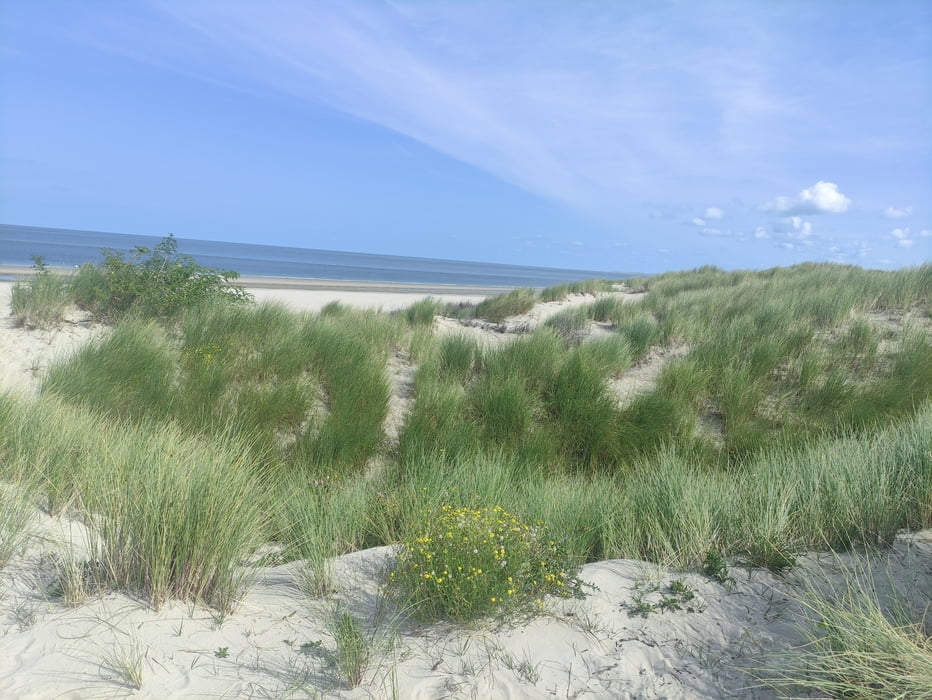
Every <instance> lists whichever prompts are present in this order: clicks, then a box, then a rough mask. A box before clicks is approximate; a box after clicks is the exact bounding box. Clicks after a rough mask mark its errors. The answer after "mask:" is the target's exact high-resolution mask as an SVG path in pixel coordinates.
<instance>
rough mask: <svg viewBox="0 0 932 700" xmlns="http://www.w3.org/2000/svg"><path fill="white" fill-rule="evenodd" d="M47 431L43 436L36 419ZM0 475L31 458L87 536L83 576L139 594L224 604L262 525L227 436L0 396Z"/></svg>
mask: <svg viewBox="0 0 932 700" xmlns="http://www.w3.org/2000/svg"><path fill="white" fill-rule="evenodd" d="M49 425H54V426H55V430H54V431H49V430H48V426H49ZM0 453H2V454H4V455H5V457H4V460H3V463H2V464H0V467H2V471H0V476H2V478H4V479H10V478H11V477H12V478H15V476H16V475H15V474H12V473H10V465H13V466H15V465H17V464H23V463H27V462H33V463H34V464H35V465H36V467H37V469H40V470H41V472H42V476H43V483H44V487H45V490H46V492H47V496H48V499H49V501H50V503H51V502H52V501H53V500H57V501H58V502H59V503H60V504H62V506H63V507H67V508H69V509H70V512H72V513H73V514H74V513H77V514H79V517H81V519H82V520H84V522H85V523H87V524H88V526H89V527H91V528H92V530H94V531H95V532H96V534H97V535H98V538H97V540H96V541H97V551H96V552H94V554H93V557H94V560H95V562H96V563H95V565H94V569H95V572H97V574H98V575H99V576H100V577H101V579H102V580H103V583H104V584H105V585H108V586H111V587H113V588H116V589H122V590H129V591H132V592H134V593H135V594H139V595H142V596H144V597H145V598H146V599H147V600H149V601H150V602H151V603H152V604H153V605H154V606H156V607H157V606H159V605H161V604H162V603H164V602H165V601H166V600H168V599H169V598H179V599H182V600H193V601H201V602H205V603H207V604H210V605H213V606H214V607H216V608H217V609H219V610H221V611H224V612H229V611H230V610H232V609H233V608H234V607H235V606H236V604H237V602H238V600H239V597H240V596H241V594H242V592H243V590H244V588H245V586H246V585H247V583H248V577H249V570H248V569H247V568H245V567H243V564H244V563H245V560H246V559H247V558H248V557H249V556H250V555H251V554H252V553H253V552H254V551H255V549H256V548H257V547H258V545H259V544H260V543H261V542H262V537H263V534H262V533H263V532H264V530H265V529H266V526H265V523H266V516H265V515H264V514H263V511H264V506H265V502H264V497H263V492H264V486H263V484H262V482H261V481H260V480H259V479H258V478H257V475H256V474H255V470H254V469H253V468H252V467H251V465H250V458H249V454H248V451H247V450H245V449H244V448H243V447H242V445H241V444H240V443H239V441H238V440H236V439H234V438H231V437H229V436H228V437H227V438H226V439H221V438H220V437H219V436H218V437H217V438H215V439H213V440H211V441H209V442H205V441H203V440H198V439H194V438H191V437H189V436H186V435H184V434H183V432H182V431H181V430H180V429H179V428H177V427H176V426H173V425H171V424H168V423H166V424H149V425H146V426H135V425H131V424H128V423H126V422H125V421H113V420H112V419H108V418H106V417H102V416H100V415H98V414H94V413H90V412H87V411H84V410H82V409H80V408H75V407H70V406H66V405H63V404H61V403H60V402H56V401H49V400H40V401H36V402H29V403H26V402H24V401H18V400H16V399H14V398H12V397H9V396H3V397H0Z"/></svg>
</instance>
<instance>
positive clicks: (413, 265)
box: [0, 224, 630, 287]
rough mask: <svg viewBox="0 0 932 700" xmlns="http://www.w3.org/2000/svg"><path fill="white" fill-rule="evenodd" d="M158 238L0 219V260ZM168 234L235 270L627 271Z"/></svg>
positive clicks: (206, 262)
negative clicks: (468, 260)
mask: <svg viewBox="0 0 932 700" xmlns="http://www.w3.org/2000/svg"><path fill="white" fill-rule="evenodd" d="M160 240H161V239H160V238H158V237H152V236H137V235H132V234H123V233H104V232H100V231H78V230H73V229H59V228H40V227H35V226H16V225H12V224H0V265H25V266H29V265H32V264H33V256H35V255H39V256H41V257H42V259H43V260H44V262H45V264H47V265H49V266H52V267H76V266H78V265H81V264H82V263H86V262H93V263H97V262H100V261H102V260H103V253H102V250H103V249H109V250H115V251H117V252H120V253H124V254H126V253H130V252H131V251H133V250H134V249H135V248H136V246H143V247H146V248H152V247H154V246H155V245H156V244H158V243H159V241H160ZM176 240H177V243H178V252H179V253H181V254H184V255H190V256H191V257H193V258H194V259H195V260H196V261H197V262H198V264H200V265H203V266H205V267H213V268H217V269H221V270H233V271H236V272H238V273H239V274H240V275H243V276H256V277H296V278H302V279H324V280H352V281H364V282H401V283H424V284H450V285H470V286H472V285H475V286H495V287H547V286H550V285H554V284H560V283H563V282H576V281H579V280H584V279H592V278H607V279H621V278H623V277H628V276H630V273H623V272H617V271H615V272H612V271H604V270H603V271H597V270H570V269H559V268H548V267H528V266H523V265H502V264H497V263H481V262H467V261H462V260H439V259H434V258H411V257H403V256H397V255H371V254H366V253H344V252H338V251H333V250H315V249H313V248H288V247H283V246H270V245H255V244H250V243H225V242H221V241H203V240H196V239H188V238H178V239H176Z"/></svg>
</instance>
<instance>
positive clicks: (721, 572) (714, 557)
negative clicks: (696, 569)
mask: <svg viewBox="0 0 932 700" xmlns="http://www.w3.org/2000/svg"><path fill="white" fill-rule="evenodd" d="M701 571H702V574H703V575H704V576H708V577H709V578H710V579H712V580H713V581H718V582H719V583H720V584H722V585H723V586H725V587H726V588H734V586H735V578H734V576H732V575H731V574H729V573H728V562H727V561H725V557H723V556H722V553H721V552H719V551H718V550H717V549H710V550H709V551H707V552H706V553H705V559H703V560H702V569H701Z"/></svg>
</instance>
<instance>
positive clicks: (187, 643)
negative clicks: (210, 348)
mask: <svg viewBox="0 0 932 700" xmlns="http://www.w3.org/2000/svg"><path fill="white" fill-rule="evenodd" d="M5 288H6V291H8V285H3V284H0V309H3V313H2V317H0V388H3V389H5V388H13V389H14V390H17V391H24V392H27V393H28V392H34V391H35V390H36V388H37V386H38V381H39V379H40V378H41V374H42V371H43V368H45V367H46V366H47V363H48V362H49V361H50V360H51V359H52V358H54V357H56V356H58V355H60V354H61V353H63V352H67V351H69V350H70V349H73V348H74V347H77V346H78V345H80V343H82V342H86V340H87V339H88V338H91V337H95V336H96V335H99V334H100V333H103V332H105V330H104V329H102V328H99V327H94V326H92V325H91V324H89V323H88V322H86V321H83V320H81V319H80V318H73V319H72V321H71V322H69V323H66V324H65V325H64V326H63V328H62V329H60V330H57V331H54V332H45V331H26V330H23V329H16V328H13V327H12V323H11V322H10V319H9V318H8V316H7V314H6V313H5V312H6V309H7V302H6V300H5V298H4V297H3V292H4V291H5ZM305 291H306V290H305ZM367 293H368V294H371V293H369V292H367ZM588 300H591V297H590V298H589V299H588ZM369 301H374V302H375V303H374V304H367V305H374V306H379V305H381V304H380V303H379V301H378V299H377V298H375V299H372V298H370V299H369ZM585 301H587V299H581V300H570V301H569V302H566V303H584V302H585ZM317 302H319V300H317V301H316V302H315V303H317ZM564 305H565V304H564V303H560V304H559V305H557V306H553V307H548V308H546V309H536V310H535V312H532V314H531V315H529V317H528V318H527V319H521V320H516V321H514V324H515V326H516V327H517V326H521V327H528V326H532V325H534V324H536V323H540V322H542V319H543V318H545V317H546V314H548V313H553V312H555V311H556V310H559V308H562V306H564ZM438 323H439V324H440V325H441V326H442V325H443V324H444V323H445V322H438ZM509 323H512V320H509ZM447 325H448V326H449V325H450V324H447ZM458 325H459V324H458ZM460 329H462V326H460ZM448 330H449V329H448ZM464 332H479V333H483V334H490V333H495V334H497V335H498V336H501V335H502V333H501V332H499V331H492V330H489V329H483V328H478V327H471V328H467V329H465V331H464ZM483 337H485V336H483ZM489 337H491V336H489ZM490 342H493V341H490ZM494 342H498V341H494ZM389 370H390V371H391V372H393V373H395V374H398V375H399V377H400V379H399V380H398V381H397V382H396V385H397V393H398V397H396V398H397V400H396V401H395V403H394V404H393V405H394V406H395V410H396V412H399V415H398V416H396V417H395V420H396V423H397V424H398V425H400V423H398V420H399V419H400V417H402V416H403V411H404V410H406V406H407V403H406V400H409V397H408V396H406V395H405V392H406V391H408V389H409V388H410V386H409V385H410V382H411V377H412V376H413V369H412V368H411V366H410V365H408V364H407V363H406V362H405V360H404V358H395V359H394V360H393V364H391V365H390V367H389ZM641 379H643V377H641ZM395 430H397V425H395ZM92 540H93V534H92V533H88V532H87V530H86V529H85V528H84V526H83V525H81V524H80V523H78V522H75V521H71V520H68V519H65V518H51V517H49V516H48V515H47V514H45V513H41V512H38V511H37V512H36V514H35V520H34V527H33V537H32V539H31V540H30V542H29V545H28V547H27V548H26V549H25V550H24V551H23V552H22V553H21V554H20V555H19V556H17V557H16V558H15V559H14V560H13V561H12V562H11V563H10V564H9V565H8V566H7V567H6V569H4V570H3V571H2V572H0V697H2V698H37V699H38V698H96V697H127V696H130V695H133V696H135V697H142V698H221V697H222V698H240V697H257V698H268V697H276V698H277V697H308V696H310V697H314V696H315V695H318V694H319V695H322V696H325V697H352V698H366V697H375V698H382V697H393V696H394V697H400V698H437V697H462V698H492V697H494V698H552V697H558V698H578V697H587V698H588V697H592V698H707V697H713V698H714V697H741V698H745V697H762V698H766V697H772V696H773V694H772V692H771V691H769V690H768V689H766V688H763V687H759V686H758V684H757V683H756V682H755V680H754V677H753V674H749V673H748V670H752V671H753V670H754V669H760V668H761V667H763V666H766V665H767V664H774V663H778V654H779V653H780V652H783V651H785V650H787V649H789V648H790V647H791V646H793V645H796V644H799V643H800V642H801V641H802V639H803V637H802V632H801V629H800V624H801V620H802V617H801V614H802V612H803V610H802V609H801V608H800V606H799V604H798V603H797V602H796V601H797V600H798V598H799V595H800V592H801V590H802V582H804V581H805V580H807V579H812V580H815V581H821V582H823V584H824V583H825V582H828V583H832V582H835V583H837V584H838V585H842V584H841V582H842V581H843V580H844V579H845V575H846V568H847V567H850V566H856V567H858V568H862V569H865V570H873V571H877V572H879V573H878V575H877V580H878V581H880V582H881V583H885V582H886V583H890V584H892V585H895V586H896V587H897V588H898V589H899V590H900V592H901V593H903V594H905V595H907V596H909V597H911V598H912V599H913V600H914V601H916V605H921V604H922V601H925V602H928V600H929V599H930V597H932V533H930V532H924V533H919V534H916V535H910V536H902V537H900V538H899V539H898V540H897V542H896V544H895V546H894V547H893V548H892V549H890V550H889V551H887V552H885V553H883V555H881V556H879V557H878V558H877V559H872V560H867V559H864V558H863V557H862V558H860V559H859V558H858V557H857V556H856V555H851V554H849V555H843V556H840V557H828V556H816V555H810V556H805V557H802V558H801V559H800V564H799V566H798V567H797V568H796V569H795V570H794V571H793V572H792V573H791V574H789V575H788V576H787V577H786V578H782V579H781V578H778V577H775V576H773V575H771V574H769V573H767V572H765V571H760V570H752V571H747V570H744V569H740V568H734V569H733V573H734V575H735V577H736V585H735V586H734V588H733V589H730V588H726V587H725V586H723V585H721V584H719V583H717V582H714V581H711V580H708V579H706V578H705V577H703V576H701V575H699V574H696V573H688V572H687V573H683V572H674V571H667V570H664V569H662V568H659V567H656V566H654V565H651V564H648V563H645V562H638V561H628V560H616V561H604V562H597V563H593V564H589V565H586V566H585V567H584V568H583V569H582V572H581V577H582V579H583V580H584V581H586V582H587V583H588V584H590V585H591V587H590V588H588V595H587V596H586V598H585V599H584V600H548V601H547V602H546V604H545V609H544V613H543V615H542V616H541V617H539V618H536V619H534V620H530V621H527V622H522V623H519V624H513V625H507V626H501V627H500V628H492V627H485V628H480V629H464V628H458V627H453V626H449V625H443V624H438V625H430V626H415V625H413V624H411V623H410V622H407V621H404V620H403V618H402V617H401V616H399V615H397V614H395V613H393V612H392V610H391V608H390V606H388V607H385V606H383V605H382V604H381V603H382V599H381V596H380V589H379V582H380V581H381V579H382V573H383V571H384V569H385V567H386V566H387V565H388V564H389V563H390V561H391V558H392V556H393V550H392V549H391V548H389V547H382V548H378V549H372V550H366V551H361V552H356V553H353V554H349V555H346V556H343V557H340V558H339V559H337V560H335V562H334V566H335V571H336V580H337V581H338V582H339V591H338V592H337V594H336V596H335V600H338V601H342V602H343V603H345V604H346V605H347V606H348V608H349V609H350V610H351V611H352V612H353V614H354V615H355V616H356V617H357V619H359V620H361V621H364V622H365V624H366V625H367V627H368V629H370V630H371V635H372V638H373V640H374V641H373V645H374V648H373V654H372V661H371V663H370V665H369V668H368V670H367V671H366V674H365V677H364V681H363V684H362V685H361V686H360V687H358V688H355V689H349V688H348V687H347V686H346V684H345V681H344V679H343V678H342V677H341V676H340V674H339V672H338V670H337V668H336V664H335V658H336V645H335V642H334V640H333V638H332V637H331V636H330V635H329V633H328V632H327V630H326V625H325V624H323V621H324V620H325V619H326V616H327V614H328V612H329V610H330V609H331V607H330V606H332V605H333V604H334V601H323V600H314V601H307V600H305V599H304V597H303V596H302V595H301V593H300V591H299V590H298V588H297V586H296V585H295V582H294V579H293V573H294V571H295V568H296V567H297V566H299V563H297V562H291V563H289V564H285V565H281V566H268V567H265V568H261V569H260V570H259V571H258V575H257V578H256V581H255V585H254V586H253V587H252V588H251V589H250V590H249V591H248V593H247V594H246V595H245V596H244V598H243V600H242V604H241V605H240V607H239V609H238V610H237V612H236V613H235V614H232V615H229V616H227V617H226V618H225V619H222V618H220V617H219V616H218V615H217V613H216V612H215V611H212V610H210V609H207V608H204V607H201V606H196V605H190V604H184V603H177V602H176V603H171V604H169V605H166V606H164V607H163V608H162V609H160V610H158V611H155V610H152V609H151V608H149V607H148V606H147V605H146V604H145V603H142V602H140V601H138V600H135V599H133V598H131V597H128V596H126V595H123V594H120V593H114V592H105V593H101V594H99V595H96V596H93V597H92V598H90V599H89V600H88V601H87V602H85V603H83V604H82V605H80V606H78V607H74V608H70V607H67V606H65V605H64V604H63V602H62V601H61V600H60V599H57V598H55V597H54V595H53V594H52V592H51V584H52V582H53V580H54V571H53V567H52V561H53V560H54V557H55V555H56V554H59V555H66V556H74V557H75V558H76V559H78V560H82V559H86V558H87V557H88V556H89V553H88V548H89V542H91V541H92ZM674 580H681V581H682V582H683V583H685V584H686V585H687V586H689V588H690V590H691V591H692V593H693V597H692V598H690V599H688V600H687V599H686V597H685V596H684V597H681V598H679V599H678V603H677V605H678V606H679V608H680V609H669V610H666V611H664V612H660V611H656V610H655V611H653V612H650V613H648V614H647V615H642V614H639V613H638V612H637V610H636V608H635V601H636V600H637V599H638V598H642V599H643V600H644V601H646V602H648V603H657V602H658V601H660V600H661V598H662V597H663V596H665V595H666V596H667V597H669V593H668V592H667V591H668V586H669V584H670V583H671V582H673V581H674ZM674 607H675V606H674ZM132 659H135V660H136V661H137V662H138V667H139V669H141V671H140V673H141V687H140V688H139V689H136V688H134V687H133V684H132V683H131V682H130V681H129V679H128V677H127V674H126V673H125V672H124V671H121V670H120V665H121V662H123V661H128V660H132Z"/></svg>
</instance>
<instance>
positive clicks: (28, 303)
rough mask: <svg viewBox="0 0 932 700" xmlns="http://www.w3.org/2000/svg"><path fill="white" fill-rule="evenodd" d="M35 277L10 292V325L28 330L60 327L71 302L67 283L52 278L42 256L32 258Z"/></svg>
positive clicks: (60, 278)
mask: <svg viewBox="0 0 932 700" xmlns="http://www.w3.org/2000/svg"><path fill="white" fill-rule="evenodd" d="M33 261H34V262H35V265H33V269H34V270H35V273H34V274H33V276H32V277H30V278H29V279H27V280H21V281H19V282H16V283H15V284H14V285H13V288H12V289H11V290H10V311H11V312H12V315H13V323H14V324H15V325H17V326H26V327H27V328H47V327H49V326H53V325H55V324H58V323H61V321H62V318H63V316H64V313H65V308H66V307H67V306H68V304H69V302H70V301H71V288H70V284H69V281H68V279H66V278H65V277H62V276H60V275H54V274H52V273H51V272H50V271H49V269H48V267H47V266H46V265H45V261H44V260H43V259H42V257H41V256H39V255H36V256H34V257H33Z"/></svg>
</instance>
